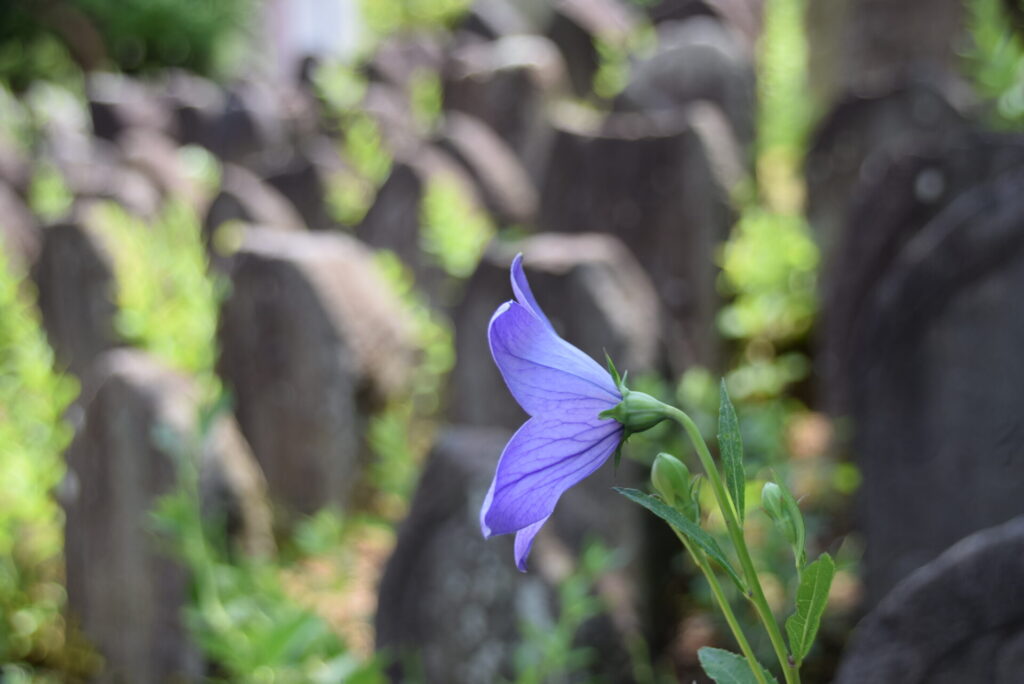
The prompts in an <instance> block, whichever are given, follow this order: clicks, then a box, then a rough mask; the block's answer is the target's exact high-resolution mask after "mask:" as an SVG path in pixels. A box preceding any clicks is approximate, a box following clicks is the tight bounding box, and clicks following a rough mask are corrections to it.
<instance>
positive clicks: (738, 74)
mask: <svg viewBox="0 0 1024 684" xmlns="http://www.w3.org/2000/svg"><path fill="white" fill-rule="evenodd" d="M756 96H757V93H756V88H755V83H754V58H753V54H752V52H751V50H750V48H749V46H748V45H746V44H745V43H744V42H743V40H742V38H741V37H739V36H737V35H735V34H734V32H732V31H730V30H729V29H728V28H727V27H726V26H724V25H723V24H722V23H721V22H719V21H718V20H716V19H715V18H713V17H708V16H701V17H694V18H692V19H688V20H686V21H677V22H666V23H664V24H661V25H660V26H659V27H658V47H657V50H656V51H655V52H654V54H653V55H651V56H650V57H648V58H645V59H642V60H640V61H639V62H637V63H636V64H635V65H633V67H632V69H631V71H630V77H629V83H628V84H627V85H626V88H625V90H623V92H622V93H621V94H620V95H619V97H618V98H617V99H616V102H615V105H616V108H617V109H619V110H621V111H649V110H662V109H676V108H679V107H682V106H685V105H687V104H690V103H692V102H696V101H700V100H705V101H708V102H712V103H714V104H715V105H717V106H718V107H719V109H721V110H722V112H723V113H725V115H726V117H727V118H728V120H729V122H730V123H731V124H732V128H733V132H734V134H735V135H736V137H737V138H738V139H739V140H740V141H741V142H742V143H743V144H744V145H746V144H749V143H751V142H752V141H753V138H754V114H755V112H756V110H757V102H756V99H757V97H756Z"/></svg>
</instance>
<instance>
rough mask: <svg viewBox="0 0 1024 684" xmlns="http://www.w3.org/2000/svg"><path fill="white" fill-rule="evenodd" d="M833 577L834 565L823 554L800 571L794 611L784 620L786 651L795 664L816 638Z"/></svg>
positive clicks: (830, 559)
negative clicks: (787, 641) (791, 653)
mask: <svg viewBox="0 0 1024 684" xmlns="http://www.w3.org/2000/svg"><path fill="white" fill-rule="evenodd" d="M835 574H836V564H835V563H834V562H833V561H832V557H831V556H830V555H828V554H827V553H823V554H821V556H820V557H819V558H818V560H816V561H814V562H813V563H811V564H810V565H808V566H807V567H806V568H804V571H803V575H802V577H801V579H800V587H799V588H798V589H797V592H796V612H795V613H793V614H792V615H790V616H789V618H788V619H787V620H786V633H787V634H788V635H789V649H790V650H791V651H792V652H793V658H794V659H795V660H796V662H797V665H799V664H800V663H801V662H802V661H803V659H804V658H806V657H807V654H808V653H809V652H810V650H811V646H812V645H813V644H814V638H815V637H816V636H817V635H818V627H820V626H821V616H822V614H823V613H824V612H825V606H826V604H828V592H829V588H831V586H832V578H833V577H834V576H835Z"/></svg>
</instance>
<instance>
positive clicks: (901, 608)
mask: <svg viewBox="0 0 1024 684" xmlns="http://www.w3.org/2000/svg"><path fill="white" fill-rule="evenodd" d="M1022 580H1024V517H1017V518H1014V519H1013V520H1011V521H1009V522H1006V523H1004V524H1002V525H999V526H996V527H991V528H987V529H984V530H982V531H980V532H976V533H974V534H972V535H970V536H969V537H966V538H965V539H963V540H961V541H959V542H957V543H956V544H955V545H954V546H952V547H951V548H950V549H949V550H948V551H946V552H945V553H943V554H942V555H941V556H939V557H938V558H936V559H935V560H933V561H932V562H930V563H928V564H927V565H925V566H924V567H922V568H920V569H919V570H917V571H916V572H914V573H913V574H912V575H910V576H909V577H907V578H906V579H905V580H903V581H902V582H900V583H899V584H897V585H896V586H895V587H894V588H893V589H892V591H890V592H889V594H888V595H887V596H886V597H885V598H884V599H883V600H882V602H881V603H879V605H878V606H877V607H876V608H875V609H874V610H873V611H872V612H871V613H869V614H868V615H867V617H865V618H864V619H863V620H862V621H861V622H860V624H859V625H858V626H857V629H856V631H855V632H854V635H853V638H852V640H851V642H850V644H849V646H848V647H847V650H846V652H845V653H844V656H843V661H842V663H841V665H840V667H839V671H838V674H837V676H836V679H835V682H836V684H861V682H873V683H877V684H926V683H927V684H1016V682H1019V681H1020V677H1021V673H1022V672H1024V581H1022Z"/></svg>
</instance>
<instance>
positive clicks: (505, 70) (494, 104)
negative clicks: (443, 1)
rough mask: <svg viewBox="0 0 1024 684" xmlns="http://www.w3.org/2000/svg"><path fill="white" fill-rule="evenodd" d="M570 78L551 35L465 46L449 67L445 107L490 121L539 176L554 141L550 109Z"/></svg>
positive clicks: (514, 38)
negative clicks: (552, 102) (550, 39)
mask: <svg viewBox="0 0 1024 684" xmlns="http://www.w3.org/2000/svg"><path fill="white" fill-rule="evenodd" d="M567 78H568V77H567V73H566V67H565V61H564V60H563V58H562V56H561V54H560V53H559V51H558V48H557V47H556V46H555V45H554V44H553V43H552V42H551V41H549V40H547V39H546V38H541V37H539V36H509V37H506V38H501V39H499V40H496V41H493V42H490V43H484V44H472V45H465V46H463V47H460V48H458V49H457V50H454V51H453V52H452V54H451V55H450V56H449V60H448V63H447V64H446V66H445V70H444V72H443V88H444V106H445V110H446V111H452V110H456V111H460V112H465V113H467V114H472V115H473V116H475V117H477V118H478V119H480V120H482V121H483V122H485V123H486V124H487V125H488V126H490V127H491V128H492V129H493V130H494V132H495V133H497V134H498V135H499V136H501V137H502V138H503V139H504V140H505V141H506V142H507V143H508V144H509V146H510V147H511V148H512V149H513V150H514V151H515V152H516V153H517V154H518V155H519V158H520V159H521V160H522V161H523V163H524V165H525V166H526V168H527V169H528V170H529V171H530V173H531V176H533V177H534V178H537V177H538V175H539V172H540V171H542V168H543V164H544V161H545V160H546V158H547V152H548V149H549V145H550V141H551V126H550V124H549V123H548V117H547V115H546V109H547V106H548V104H549V103H550V102H551V101H552V100H553V99H554V98H556V97H557V96H559V95H560V94H562V93H563V92H564V91H565V90H566V89H567V87H568V86H567Z"/></svg>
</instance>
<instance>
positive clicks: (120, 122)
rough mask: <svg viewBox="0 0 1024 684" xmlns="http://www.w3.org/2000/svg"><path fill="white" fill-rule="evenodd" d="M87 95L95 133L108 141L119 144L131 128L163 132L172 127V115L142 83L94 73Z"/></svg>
mask: <svg viewBox="0 0 1024 684" xmlns="http://www.w3.org/2000/svg"><path fill="white" fill-rule="evenodd" d="M85 93H86V98H87V99H88V101H89V115H90V117H91V118H92V129H93V132H94V133H95V134H96V136H97V137H100V138H103V139H104V140H110V141H112V142H116V141H117V140H118V138H120V136H121V133H123V132H124V131H125V130H127V129H129V128H141V129H146V130H152V131H155V132H163V131H167V130H169V128H170V127H171V118H170V116H169V113H168V112H167V111H166V110H165V109H164V108H163V107H161V106H160V102H159V99H158V98H157V97H156V95H155V93H154V92H153V91H151V90H150V89H149V88H148V87H146V85H144V84H143V83H142V82H141V81H137V80H135V79H133V78H130V77H128V76H124V75H121V74H114V73H104V72H96V73H91V74H89V75H88V77H87V78H86V83H85Z"/></svg>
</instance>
